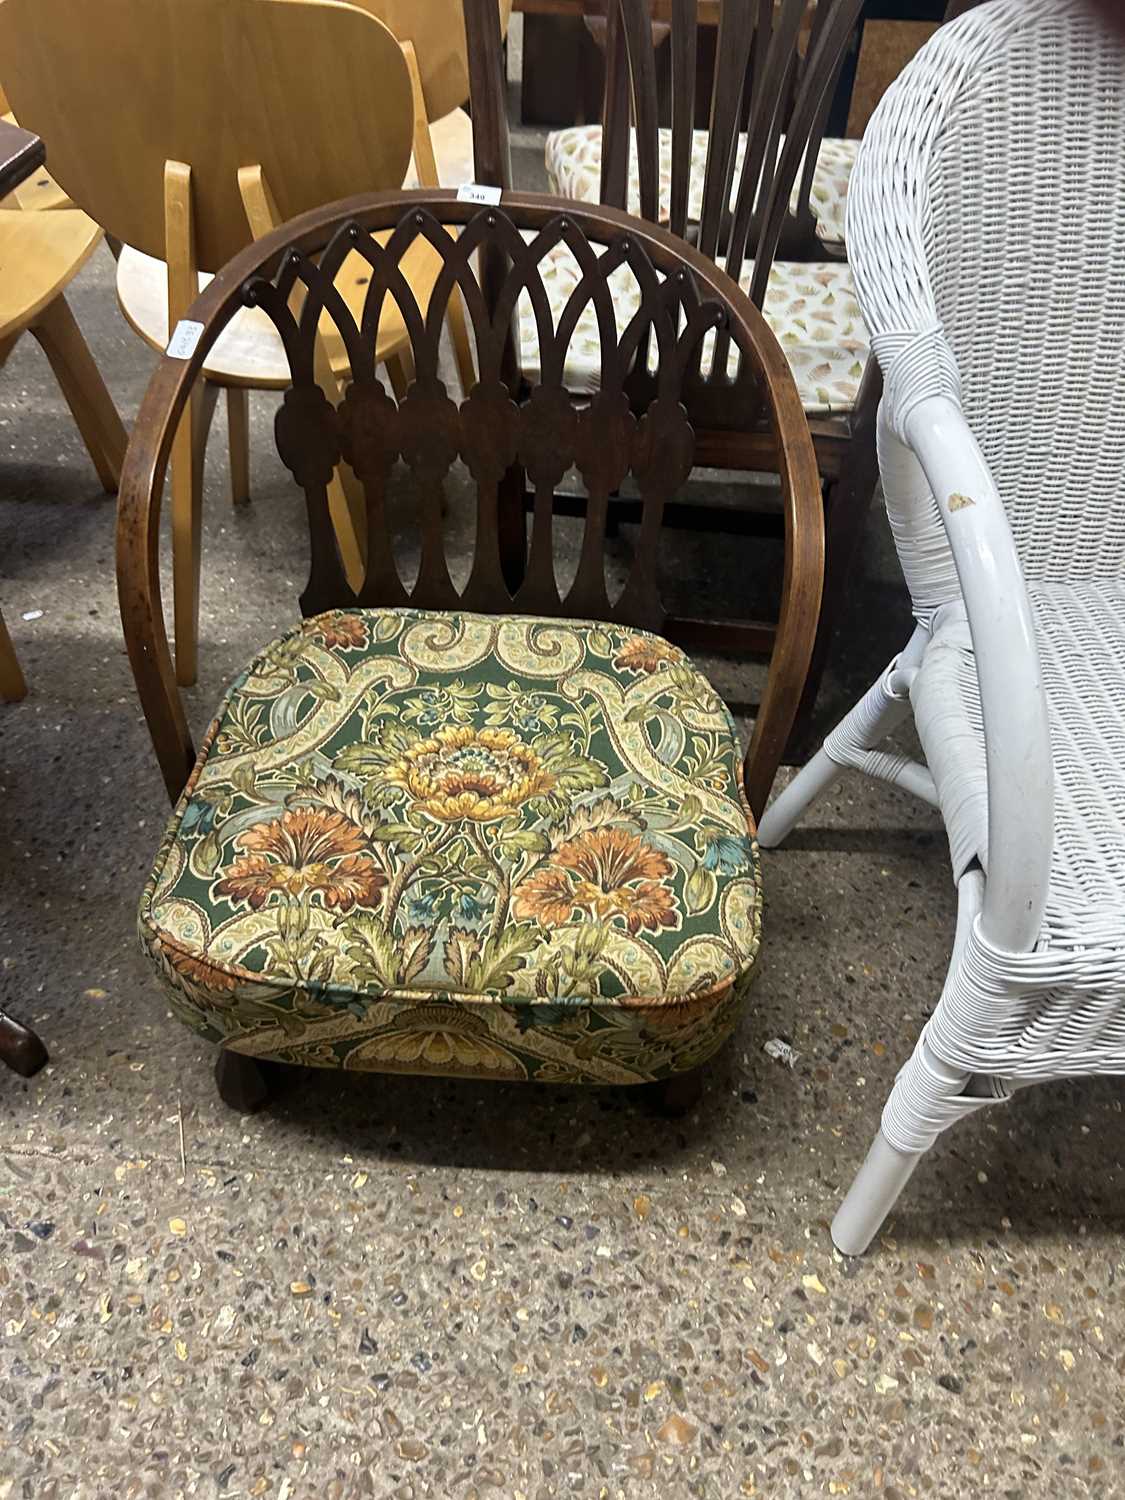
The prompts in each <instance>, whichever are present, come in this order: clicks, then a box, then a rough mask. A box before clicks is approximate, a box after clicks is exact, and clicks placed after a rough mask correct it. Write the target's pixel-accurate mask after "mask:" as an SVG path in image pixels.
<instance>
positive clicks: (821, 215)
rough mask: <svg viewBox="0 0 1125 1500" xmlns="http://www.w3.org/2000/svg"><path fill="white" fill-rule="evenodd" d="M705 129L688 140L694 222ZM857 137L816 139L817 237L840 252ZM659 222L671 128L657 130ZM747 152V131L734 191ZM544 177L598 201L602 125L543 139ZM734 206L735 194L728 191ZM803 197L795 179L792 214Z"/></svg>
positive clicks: (637, 192)
mask: <svg viewBox="0 0 1125 1500" xmlns="http://www.w3.org/2000/svg"><path fill="white" fill-rule="evenodd" d="M707 142H708V135H707V131H706V130H697V131H695V132H694V135H693V137H692V142H691V169H690V176H689V179H688V191H687V216H688V219H689V220H690V221H691V222H692V223H693V224H698V223H699V221H700V219H701V218H702V216H703V189H704V183H705V180H706V169H707ZM858 150H859V142H858V141H850V140H842V139H840V138H838V137H826V138H825V139H823V140H822V141H821V142H820V149H819V151H818V152H817V158H816V169H815V171H814V173H813V179H812V187H811V189H810V191H809V206H810V208H811V209H812V212H813V215H814V217H815V219H816V233H817V237H818V238H819V239H820V240H821V242H822V243H823V244H824V245H825V246H826V247H830V248H832V249H837V248H838V250H839V252H840V253H841V254H842V253H843V246H844V214H845V209H846V206H847V197H848V182H849V181H850V179H851V175H852V168H853V167H854V166H855V159H856V153H857V152H858ZM659 151H660V158H659V171H660V199H659V214H660V221H661V223H667V221H668V216H669V212H670V209H671V196H672V132H671V130H661V132H660V137H659ZM745 154H746V132H745V131H743V132H742V133H741V134H740V135H739V137H738V145H737V148H736V155H735V166H734V182H733V187H734V189H735V191H737V186H738V182H739V179H740V176H741V171H742V160H743V157H744V156H745ZM545 159H546V167H547V180H548V182H549V183H550V185H551V191H552V192H554V193H558V194H559V195H560V197H563V198H577V199H578V200H579V201H580V202H582V203H600V202H601V173H602V127H601V126H600V125H572V126H570V127H569V128H568V129H566V130H554V131H552V132H551V134H550V135H549V136H548V137H547V146H546V152H545ZM628 194H629V196H628V206H629V210H630V212H631V213H638V212H639V211H640V203H641V181H640V172H639V169H638V164H637V148H636V142H635V140H634V141H633V143H632V146H631V150H630V159H629V179H628ZM731 196H732V204H733V200H734V192H732V195H731ZM800 197H801V183H800V179H799V178H798V181H797V183H796V184H795V185H794V187H793V192H792V195H791V198H790V206H791V210H792V212H794V213H796V212H797V209H798V206H799V203H800Z"/></svg>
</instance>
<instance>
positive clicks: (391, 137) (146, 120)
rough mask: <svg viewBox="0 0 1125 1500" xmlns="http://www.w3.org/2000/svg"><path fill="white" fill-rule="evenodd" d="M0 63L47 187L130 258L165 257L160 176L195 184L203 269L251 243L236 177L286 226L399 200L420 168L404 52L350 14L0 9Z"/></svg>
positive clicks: (326, 4) (143, 7)
mask: <svg viewBox="0 0 1125 1500" xmlns="http://www.w3.org/2000/svg"><path fill="white" fill-rule="evenodd" d="M0 57H3V59H4V64H3V74H2V80H0V81H2V82H3V85H4V88H5V90H6V91H7V93H8V96H9V99H10V101H11V104H12V108H13V109H14V110H15V112H16V115H17V118H19V120H20V121H21V123H25V124H26V126H27V128H28V129H32V130H35V131H36V133H37V134H40V135H42V136H43V137H44V138H45V139H46V140H48V141H49V142H50V151H51V171H52V174H53V175H54V176H55V177H56V178H57V180H58V181H59V183H60V184H61V185H62V186H63V187H64V188H65V190H66V191H67V192H68V193H69V194H70V196H71V197H72V198H73V199H74V201H75V202H76V203H77V204H78V205H79V206H80V207H82V208H84V209H85V210H86V211H87V212H88V213H89V214H90V216H91V217H92V218H94V219H95V220H97V222H98V223H99V224H101V225H102V226H103V227H104V228H105V229H106V230H107V231H108V232H109V233H110V234H113V235H115V236H116V237H117V238H118V239H120V240H123V241H124V242H125V243H126V244H129V245H132V246H134V247H135V248H137V249H138V250H142V251H144V252H145V253H146V254H148V255H154V256H156V257H158V258H160V259H164V258H165V255H166V250H165V244H166V224H165V198H164V166H165V162H168V161H171V162H182V163H184V164H185V165H186V166H188V167H189V168H190V169H191V194H192V220H193V231H194V240H195V245H194V249H195V259H196V262H197V264H198V266H199V268H200V269H202V270H216V269H217V268H218V267H219V266H221V265H223V264H224V263H225V262H226V261H228V260H229V259H230V258H231V256H233V255H235V254H236V253H237V252H238V251H239V250H240V249H241V248H242V247H243V246H244V245H245V244H246V243H247V241H248V240H249V239H250V230H249V227H248V225H247V220H246V211H245V208H244V206H243V201H242V197H241V195H240V192H239V184H238V173H239V170H240V169H242V168H245V167H248V166H260V167H261V168H262V170H263V175H264V177H265V180H266V181H267V182H268V184H269V186H270V188H271V190H272V192H273V194H274V197H275V199H276V201H277V207H278V211H279V213H280V214H281V216H282V217H283V218H290V217H292V216H294V215H296V214H299V213H303V212H305V211H306V210H308V209H310V208H312V207H314V206H315V205H317V204H320V203H324V202H328V201H331V200H333V199H335V198H340V197H343V196H344V195H345V194H348V193H354V192H356V190H357V188H360V189H362V190H365V191H376V190H379V189H384V188H391V187H397V186H398V185H399V184H400V183H401V182H402V180H403V177H404V176H405V173H406V168H407V164H408V162H409V160H410V151H411V140H412V134H413V108H412V99H411V86H410V77H409V74H408V71H407V66H406V62H405V60H404V58H403V55H402V51H401V48H400V46H399V43H398V41H396V39H395V37H394V36H393V35H392V34H391V32H390V31H389V30H388V29H387V28H386V26H384V25H383V24H382V23H381V22H379V21H378V20H377V19H376V18H375V17H374V16H373V15H371V14H368V13H367V11H365V10H363V9H358V8H356V7H355V6H352V5H348V4H344V3H342V0H191V3H190V4H185V3H183V0H99V3H98V5H97V6H96V7H91V5H90V4H89V0H2V3H0Z"/></svg>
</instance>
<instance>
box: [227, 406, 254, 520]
mask: <svg viewBox="0 0 1125 1500" xmlns="http://www.w3.org/2000/svg"><path fill="white" fill-rule="evenodd" d="M227 438H228V443H229V448H230V498H231V503H232V504H233V505H245V504H246V502H247V501H248V500H249V499H250V393H249V391H248V390H247V389H246V387H245V386H241V385H230V386H228V387H227Z"/></svg>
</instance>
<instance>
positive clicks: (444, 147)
mask: <svg viewBox="0 0 1125 1500" xmlns="http://www.w3.org/2000/svg"><path fill="white" fill-rule="evenodd" d="M430 142H431V144H432V145H433V148H434V162H435V164H436V166H437V181H436V183H434V182H431V183H427V182H425V181H424V179H423V177H421V176H419V173H418V164H417V162H415V161H414V159H413V158H411V162H410V170H409V172H408V173H407V175H406V181H405V182H404V183H403V187H452V188H455V187H460V186H461V184H462V183H463V182H472V181H473V177H474V173H473V122H472V120H471V119H470V118H469V116H468V115H467V114H466V113H465V111H464V110H463V109H451V110H450V111H449V113H448V114H447V115H443V116H442V118H441V119H440V120H431V121H430Z"/></svg>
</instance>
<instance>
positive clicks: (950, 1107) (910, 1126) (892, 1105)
mask: <svg viewBox="0 0 1125 1500" xmlns="http://www.w3.org/2000/svg"><path fill="white" fill-rule="evenodd" d="M957 895H958V905H957V933H956V936H955V938H954V941H953V955H952V958H951V959H950V963H949V976H950V978H951V977H952V976H954V975H955V974H956V973H957V971H958V968H959V966H960V964H961V962H962V959H963V956H964V952H965V947H966V944H967V943H968V940H969V933H970V932H971V930H972V926H973V923H974V922H975V921H976V918H977V916H978V914H979V913H980V909H981V905H982V902H983V898H984V879H983V876H982V874H981V871H980V869H979V868H973V869H971V870H968V871H966V873H965V874H964V875H963V876H962V877H961V880H960V881H959V882H958V886H957ZM948 984H949V979H948V978H947V980H946V985H947V987H948ZM928 1030H929V1028H928V1027H927V1029H926V1030H925V1031H923V1033H922V1035H921V1037H920V1038H919V1039H918V1044H917V1046H916V1047H915V1048H914V1053H913V1055H912V1056H911V1057H910V1059H909V1060H908V1061H907V1063H906V1064H905V1066H904V1067H903V1068H902V1069H901V1071H900V1072H899V1075H898V1077H897V1078H896V1080H895V1086H894V1088H893V1089H892V1090H891V1094H890V1098H889V1099H888V1100H887V1104H886V1108H885V1109H884V1110H883V1119H882V1124H881V1125H880V1128H879V1133H878V1135H877V1136H876V1137H875V1141H874V1144H873V1145H872V1147H871V1150H870V1151H869V1152H868V1153H867V1159H866V1160H865V1162H864V1163H863V1166H862V1167H860V1169H859V1171H858V1172H857V1173H856V1177H855V1181H854V1182H853V1183H852V1185H851V1187H850V1188H849V1190H848V1195H847V1197H846V1198H845V1199H844V1201H843V1203H842V1204H841V1205H840V1207H839V1210H838V1211H837V1213H836V1217H835V1219H833V1221H832V1239H833V1242H834V1243H835V1245H836V1247H837V1249H838V1250H840V1251H842V1252H843V1254H845V1255H862V1254H863V1252H864V1251H865V1250H866V1249H867V1247H868V1245H869V1244H870V1243H871V1241H872V1240H873V1239H874V1237H875V1235H876V1234H878V1232H879V1229H880V1227H881V1225H882V1223H883V1220H884V1219H885V1218H886V1217H887V1215H888V1214H889V1213H890V1211H891V1209H892V1208H893V1207H894V1206H895V1203H896V1202H897V1201H898V1196H899V1194H900V1193H901V1192H902V1190H903V1188H904V1187H905V1186H906V1184H907V1182H909V1180H910V1175H911V1173H912V1172H913V1171H914V1168H915V1167H916V1166H917V1165H918V1163H919V1162H920V1161H921V1159H922V1157H923V1156H924V1155H925V1154H926V1152H927V1151H928V1150H929V1148H930V1147H931V1146H932V1145H933V1143H934V1141H935V1140H936V1139H937V1137H938V1136H939V1135H940V1134H941V1132H942V1131H943V1130H945V1129H946V1128H947V1127H948V1126H949V1125H952V1124H953V1123H954V1122H955V1121H956V1120H958V1119H961V1118H962V1117H963V1116H964V1115H966V1114H971V1113H972V1112H973V1111H974V1110H976V1109H980V1108H981V1107H982V1106H983V1105H985V1104H988V1103H992V1102H994V1101H995V1100H996V1099H998V1098H1003V1097H1006V1090H1005V1089H1004V1086H1003V1084H1002V1083H1001V1082H1000V1081H999V1080H989V1079H976V1078H974V1077H972V1075H970V1074H969V1073H967V1072H964V1071H962V1070H961V1069H959V1068H956V1067H954V1066H952V1065H951V1064H949V1063H947V1062H945V1061H944V1060H943V1059H942V1058H940V1057H939V1056H938V1055H937V1054H936V1053H935V1051H934V1050H933V1047H932V1045H931V1043H930V1039H929V1036H928Z"/></svg>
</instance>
